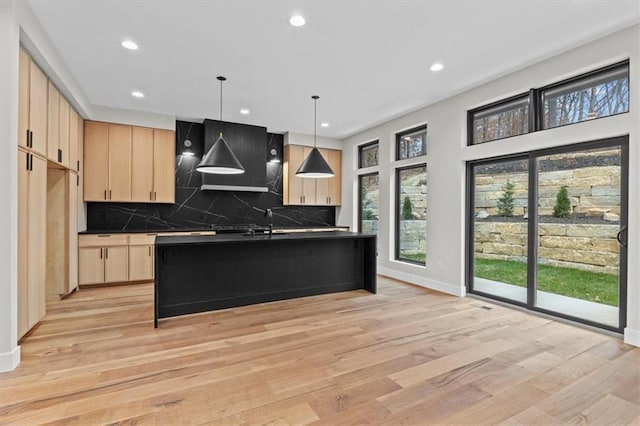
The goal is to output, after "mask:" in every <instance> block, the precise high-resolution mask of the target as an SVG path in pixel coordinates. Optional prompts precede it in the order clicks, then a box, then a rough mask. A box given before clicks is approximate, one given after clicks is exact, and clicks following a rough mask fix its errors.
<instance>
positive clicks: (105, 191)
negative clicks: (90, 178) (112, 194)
mask: <svg viewBox="0 0 640 426" xmlns="http://www.w3.org/2000/svg"><path fill="white" fill-rule="evenodd" d="M104 199H105V200H106V199H107V190H106V189H105V190H104Z"/></svg>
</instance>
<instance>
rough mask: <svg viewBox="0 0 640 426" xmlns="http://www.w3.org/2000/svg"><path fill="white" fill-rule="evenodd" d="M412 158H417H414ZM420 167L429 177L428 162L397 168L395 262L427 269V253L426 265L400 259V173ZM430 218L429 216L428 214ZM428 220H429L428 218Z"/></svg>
mask: <svg viewBox="0 0 640 426" xmlns="http://www.w3.org/2000/svg"><path fill="white" fill-rule="evenodd" d="M412 158H416V157H412ZM419 167H424V173H425V176H428V173H427V162H426V161H420V162H416V163H413V164H409V165H406V166H402V167H396V168H395V179H396V182H395V204H396V206H395V225H394V234H395V235H394V240H395V249H394V256H393V258H394V260H396V261H398V262H403V263H409V264H412V265H418V266H422V267H425V268H426V266H427V259H426V253H425V260H424V263H422V262H418V261H417V260H412V259H404V258H401V257H400V214H401V211H400V196H401V195H402V192H401V183H400V173H401V172H402V171H404V170H409V169H417V168H419ZM427 188H429V181H427ZM425 195H428V189H427V194H425ZM427 216H428V214H427ZM427 220H428V218H427ZM426 238H427V236H426V235H425V240H426Z"/></svg>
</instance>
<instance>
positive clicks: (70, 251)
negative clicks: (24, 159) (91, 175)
mask: <svg viewBox="0 0 640 426" xmlns="http://www.w3.org/2000/svg"><path fill="white" fill-rule="evenodd" d="M78 183H79V178H78V174H77V173H74V172H67V220H66V228H67V229H66V230H67V240H66V243H67V245H66V250H65V251H66V254H67V286H66V288H65V291H66V293H67V294H69V293H71V292H72V291H74V290H76V289H77V288H78Z"/></svg>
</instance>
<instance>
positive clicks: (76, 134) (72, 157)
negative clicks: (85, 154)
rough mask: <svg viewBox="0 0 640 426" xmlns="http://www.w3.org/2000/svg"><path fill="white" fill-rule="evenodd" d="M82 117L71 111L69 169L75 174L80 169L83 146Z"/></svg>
mask: <svg viewBox="0 0 640 426" xmlns="http://www.w3.org/2000/svg"><path fill="white" fill-rule="evenodd" d="M82 127H83V126H82V117H81V116H80V114H78V113H77V112H76V110H74V109H73V108H71V109H70V110H69V165H68V167H69V169H70V170H73V171H75V172H77V171H79V169H80V162H79V160H80V158H79V157H78V152H79V150H80V148H81V145H82V140H83V136H82Z"/></svg>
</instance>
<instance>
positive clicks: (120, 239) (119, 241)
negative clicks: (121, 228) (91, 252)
mask: <svg viewBox="0 0 640 426" xmlns="http://www.w3.org/2000/svg"><path fill="white" fill-rule="evenodd" d="M127 245H129V235H128V234H91V235H79V236H78V247H108V246H127Z"/></svg>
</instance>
